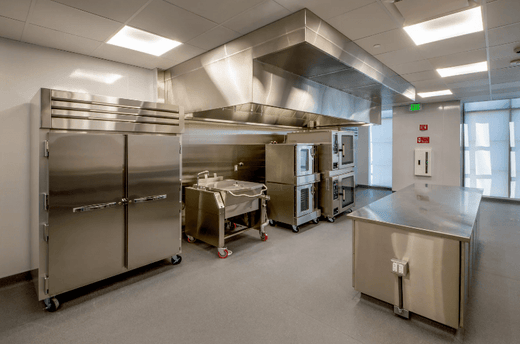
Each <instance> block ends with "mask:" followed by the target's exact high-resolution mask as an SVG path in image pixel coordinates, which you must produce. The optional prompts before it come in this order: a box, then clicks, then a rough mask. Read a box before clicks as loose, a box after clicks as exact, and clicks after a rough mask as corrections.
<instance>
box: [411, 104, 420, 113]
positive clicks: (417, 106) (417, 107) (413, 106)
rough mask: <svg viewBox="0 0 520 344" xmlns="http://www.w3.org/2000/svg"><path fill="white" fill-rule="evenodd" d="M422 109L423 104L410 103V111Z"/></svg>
mask: <svg viewBox="0 0 520 344" xmlns="http://www.w3.org/2000/svg"><path fill="white" fill-rule="evenodd" d="M419 110H421V104H410V111H419Z"/></svg>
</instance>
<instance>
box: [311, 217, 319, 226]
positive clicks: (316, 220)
mask: <svg viewBox="0 0 520 344" xmlns="http://www.w3.org/2000/svg"><path fill="white" fill-rule="evenodd" d="M319 222H320V219H318V218H315V219H314V220H312V223H314V224H316V225H317V224H318V223H319Z"/></svg>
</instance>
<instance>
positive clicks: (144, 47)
mask: <svg viewBox="0 0 520 344" xmlns="http://www.w3.org/2000/svg"><path fill="white" fill-rule="evenodd" d="M107 43H108V44H112V45H117V46H119V47H123V48H127V49H132V50H137V51H140V52H142V53H146V54H151V55H155V56H161V55H162V54H164V53H165V52H167V51H170V50H172V49H173V48H175V47H176V46H178V45H181V44H182V43H181V42H177V41H174V40H171V39H168V38H164V37H161V36H157V35H154V34H152V33H149V32H146V31H142V30H139V29H135V28H133V27H130V26H125V27H124V28H122V29H121V30H119V32H118V33H116V35H115V36H114V37H112V38H111V39H110V40H109V41H108V42H107Z"/></svg>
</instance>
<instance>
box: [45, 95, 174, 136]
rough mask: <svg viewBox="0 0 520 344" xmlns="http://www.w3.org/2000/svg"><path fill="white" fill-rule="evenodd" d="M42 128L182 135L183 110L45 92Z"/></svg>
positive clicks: (160, 105) (103, 97)
mask: <svg viewBox="0 0 520 344" xmlns="http://www.w3.org/2000/svg"><path fill="white" fill-rule="evenodd" d="M42 100H46V101H42V104H44V105H43V107H47V108H46V109H45V108H42V128H50V129H66V130H96V131H117V132H142V133H162V134H180V133H183V132H184V111H183V109H182V107H179V106H175V105H170V104H163V103H153V102H143V101H137V100H131V99H123V98H115V97H105V96H96V95H90V94H84V93H74V92H67V91H58V90H49V89H42Z"/></svg>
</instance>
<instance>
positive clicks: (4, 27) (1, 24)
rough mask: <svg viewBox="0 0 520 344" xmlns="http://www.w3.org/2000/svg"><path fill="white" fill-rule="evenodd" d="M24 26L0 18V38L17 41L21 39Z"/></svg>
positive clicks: (11, 20) (15, 21)
mask: <svg viewBox="0 0 520 344" xmlns="http://www.w3.org/2000/svg"><path fill="white" fill-rule="evenodd" d="M24 25H25V23H24V22H22V21H19V20H14V19H11V18H5V17H0V37H5V38H9V39H15V40H17V41H19V40H20V39H21V38H22V33H23V27H24Z"/></svg>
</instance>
